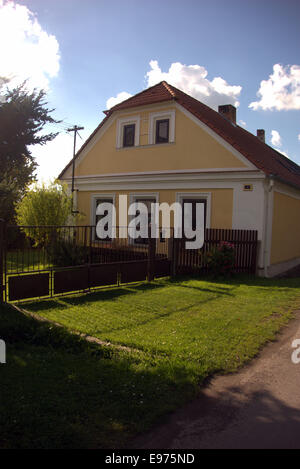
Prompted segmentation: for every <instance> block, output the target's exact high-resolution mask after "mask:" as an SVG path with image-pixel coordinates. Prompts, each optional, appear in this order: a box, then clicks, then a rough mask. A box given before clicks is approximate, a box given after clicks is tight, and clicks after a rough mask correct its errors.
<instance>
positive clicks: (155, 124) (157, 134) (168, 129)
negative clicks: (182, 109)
mask: <svg viewBox="0 0 300 469" xmlns="http://www.w3.org/2000/svg"><path fill="white" fill-rule="evenodd" d="M174 142H175V109H170V110H168V111H160V112H153V113H151V114H149V140H148V143H149V145H155V144H156V143H174Z"/></svg>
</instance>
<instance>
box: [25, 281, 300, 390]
mask: <svg viewBox="0 0 300 469" xmlns="http://www.w3.org/2000/svg"><path fill="white" fill-rule="evenodd" d="M299 287H300V279H289V280H265V279H254V280H253V279H252V280H251V279H247V278H245V279H236V280H232V281H228V282H211V281H202V280H199V279H182V280H178V281H166V280H159V281H155V282H153V283H151V284H142V285H140V286H128V287H123V288H119V289H111V290H107V291H102V292H99V293H95V294H92V295H81V296H74V297H66V298H64V299H62V298H60V299H56V300H46V301H42V302H39V303H34V304H29V305H28V306H27V308H28V309H30V310H31V311H34V312H36V313H38V314H40V315H41V316H43V317H45V318H47V319H50V320H53V321H56V322H59V323H61V324H63V325H64V326H66V327H67V328H69V329H70V330H77V331H80V332H83V333H86V334H89V335H91V336H94V337H97V338H100V339H101V340H104V341H109V342H112V343H114V344H120V345H126V346H130V347H133V348H135V349H139V350H141V351H143V352H144V353H147V354H150V355H152V356H156V357H163V358H164V360H165V361H166V362H168V363H169V365H170V366H178V367H181V368H184V369H186V368H190V372H191V375H192V376H193V378H195V379H196V380H198V381H201V380H202V379H203V378H205V377H206V376H207V375H208V374H211V373H214V372H215V371H233V370H235V369H236V368H237V367H238V366H239V365H240V364H241V363H244V362H245V361H247V360H248V359H249V358H251V357H253V355H255V353H257V352H258V351H259V349H260V347H261V345H262V344H263V343H265V342H266V341H268V340H271V339H273V338H274V334H275V333H276V332H277V331H278V329H279V328H280V327H281V326H282V325H283V324H285V323H286V321H287V320H288V319H289V317H290V313H289V312H288V311H289V308H290V307H292V306H293V302H294V300H295V299H299V298H300V290H299ZM278 313H279V314H278ZM187 360H188V362H187ZM187 363H188V364H187Z"/></svg>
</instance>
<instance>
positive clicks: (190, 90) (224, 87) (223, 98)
mask: <svg viewBox="0 0 300 469" xmlns="http://www.w3.org/2000/svg"><path fill="white" fill-rule="evenodd" d="M149 65H150V70H149V71H148V72H147V73H146V77H145V78H146V81H147V83H146V86H147V87H150V86H153V85H156V84H157V83H159V82H160V81H163V80H165V81H167V82H168V83H170V85H173V86H175V87H176V88H179V89H181V90H182V91H184V92H186V93H187V94H189V95H191V96H193V97H194V98H196V99H198V100H199V101H202V102H203V103H205V104H207V105H208V106H210V107H212V108H214V109H217V108H218V106H219V105H220V104H233V105H234V106H238V105H239V101H238V97H239V95H240V93H241V90H242V87H241V86H232V85H229V84H228V83H227V82H226V81H225V80H224V79H223V78H221V77H215V78H213V80H211V81H210V80H209V79H208V78H207V74H208V72H207V70H206V69H205V68H204V67H202V66H201V65H183V64H181V63H180V62H175V63H172V64H171V66H170V68H169V70H168V72H163V71H162V70H161V68H160V67H159V65H158V61H157V60H151V61H150V63H149ZM131 96H132V95H131V94H129V93H127V92H126V91H123V92H121V93H119V94H118V95H117V96H116V97H111V98H109V99H108V100H107V102H106V106H107V108H108V109H109V108H111V107H112V106H115V105H116V104H118V103H119V102H121V101H124V100H125V99H128V98H130V97H131Z"/></svg>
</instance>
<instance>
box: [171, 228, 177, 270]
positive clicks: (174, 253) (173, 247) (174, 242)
mask: <svg viewBox="0 0 300 469" xmlns="http://www.w3.org/2000/svg"><path fill="white" fill-rule="evenodd" d="M177 241H178V240H177V238H175V235H174V233H173V236H172V238H170V242H171V250H172V251H171V252H172V257H171V277H175V276H176V270H177V269H176V267H177V249H178V242H177Z"/></svg>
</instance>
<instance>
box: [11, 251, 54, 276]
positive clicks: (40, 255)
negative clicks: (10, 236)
mask: <svg viewBox="0 0 300 469" xmlns="http://www.w3.org/2000/svg"><path fill="white" fill-rule="evenodd" d="M49 267H51V263H50V262H49V261H48V259H47V255H46V252H45V250H43V249H24V250H15V251H8V252H7V258H6V269H7V273H13V272H18V271H20V272H27V271H33V270H44V269H48V268H49Z"/></svg>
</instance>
